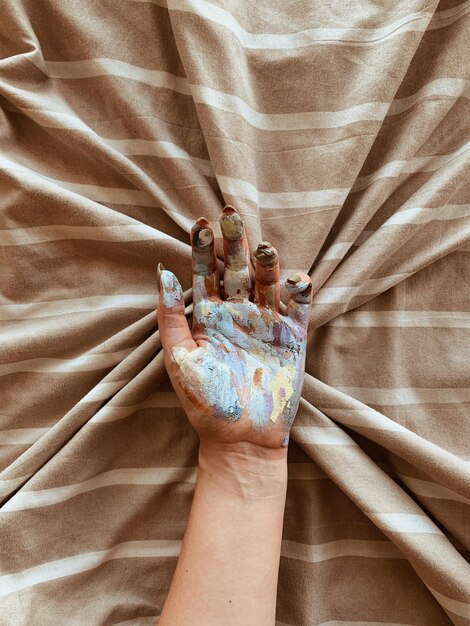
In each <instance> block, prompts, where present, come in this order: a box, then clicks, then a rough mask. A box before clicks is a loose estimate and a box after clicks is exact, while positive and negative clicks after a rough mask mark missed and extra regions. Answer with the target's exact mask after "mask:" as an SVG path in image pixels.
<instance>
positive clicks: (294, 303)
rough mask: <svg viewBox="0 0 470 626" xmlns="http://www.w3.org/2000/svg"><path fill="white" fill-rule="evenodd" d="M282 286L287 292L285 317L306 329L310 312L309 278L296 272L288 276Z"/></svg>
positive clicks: (310, 289)
mask: <svg viewBox="0 0 470 626" xmlns="http://www.w3.org/2000/svg"><path fill="white" fill-rule="evenodd" d="M284 284H285V286H286V289H287V290H288V292H289V301H288V303H287V309H286V313H287V315H288V316H289V317H291V318H292V319H293V320H295V321H296V322H298V323H299V324H301V325H302V326H303V327H304V328H305V329H307V328H308V324H309V321H310V314H311V310H312V281H311V278H310V276H309V275H308V274H304V273H302V272H298V273H296V274H292V275H291V276H289V277H288V278H287V280H286V281H285V283H284Z"/></svg>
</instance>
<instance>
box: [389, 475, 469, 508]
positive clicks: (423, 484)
mask: <svg viewBox="0 0 470 626" xmlns="http://www.w3.org/2000/svg"><path fill="white" fill-rule="evenodd" d="M396 474H397V475H398V476H399V477H400V478H401V480H402V481H403V482H404V483H405V485H406V486H407V487H409V488H410V489H411V491H412V492H413V493H415V494H416V495H418V496H424V497H425V498H436V499H438V500H453V501H455V502H462V503H463V504H470V500H469V499H468V498H465V497H464V496H461V495H460V494H458V493H456V492H455V491H452V490H451V489H447V487H443V486H442V485H437V484H436V483H432V482H429V481H428V480H419V479H417V478H411V476H404V475H403V474H400V473H399V472H396Z"/></svg>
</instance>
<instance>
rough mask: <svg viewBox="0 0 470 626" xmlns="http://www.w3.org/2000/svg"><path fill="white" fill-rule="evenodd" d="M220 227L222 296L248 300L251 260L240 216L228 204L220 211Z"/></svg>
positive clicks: (239, 300)
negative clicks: (222, 265) (222, 244)
mask: <svg viewBox="0 0 470 626" xmlns="http://www.w3.org/2000/svg"><path fill="white" fill-rule="evenodd" d="M220 229H221V231H222V236H223V241H224V261H225V267H224V287H223V293H224V298H225V300H231V301H234V302H243V301H244V300H249V297H250V290H251V267H250V262H251V261H250V250H249V247H248V239H247V236H246V233H245V225H244V222H243V220H242V218H241V217H240V215H239V214H238V213H237V211H236V210H235V208H234V207H233V206H231V205H230V204H227V205H226V206H225V208H224V210H223V212H222V216H221V217H220Z"/></svg>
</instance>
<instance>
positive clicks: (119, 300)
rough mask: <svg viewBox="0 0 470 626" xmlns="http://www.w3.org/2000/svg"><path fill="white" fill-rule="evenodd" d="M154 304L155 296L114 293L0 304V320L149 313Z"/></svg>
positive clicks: (154, 306)
mask: <svg viewBox="0 0 470 626" xmlns="http://www.w3.org/2000/svg"><path fill="white" fill-rule="evenodd" d="M156 304H157V295H156V294H152V293H148V294H147V293H146V294H141V293H133V294H123V293H116V294H112V295H109V296H89V297H87V298H70V299H67V300H42V301H40V302H26V303H24V304H0V320H9V319H15V320H17V319H31V318H39V317H55V316H57V315H69V314H71V313H84V312H94V311H101V310H107V309H148V310H149V311H150V310H153V309H155V308H156Z"/></svg>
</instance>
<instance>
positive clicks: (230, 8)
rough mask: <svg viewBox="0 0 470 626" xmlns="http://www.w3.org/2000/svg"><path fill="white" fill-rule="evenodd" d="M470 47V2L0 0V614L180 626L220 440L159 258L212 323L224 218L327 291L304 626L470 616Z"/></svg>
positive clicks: (302, 472) (312, 353) (288, 573)
mask: <svg viewBox="0 0 470 626" xmlns="http://www.w3.org/2000/svg"><path fill="white" fill-rule="evenodd" d="M469 41H470V0H466V1H464V2H462V1H461V0H441V1H440V2H438V1H437V0H427V1H426V2H425V1H424V0H406V1H403V2H386V1H385V0H380V1H377V2H370V1H369V0H357V1H355V2H349V1H346V0H343V1H342V2H334V1H333V0H327V1H324V0H314V1H313V2H301V1H300V0H296V1H292V2H285V3H282V2H276V1H275V0H268V1H267V2H248V1H235V0H210V1H206V0H167V1H165V0H67V2H61V1H60V0H24V1H23V2H19V1H17V0H3V2H2V6H1V8H0V107H1V108H0V140H1V151H0V190H1V194H0V208H1V213H0V215H1V223H0V245H1V247H2V257H1V258H2V262H1V270H0V277H1V278H0V293H1V299H0V339H1V340H0V427H1V432H0V463H1V467H0V469H1V475H0V494H1V502H2V508H1V513H0V524H1V531H0V623H1V625H2V626H55V625H61V626H62V625H65V626H150V625H153V624H155V623H156V622H157V619H158V615H159V614H160V611H161V608H162V605H163V602H164V600H165V597H166V594H167V591H168V587H169V585H170V582H171V578H172V574H173V572H174V568H175V566H176V560H177V557H178V553H179V550H180V545H181V540H182V538H183V533H184V530H185V527H186V523H187V518H188V513H189V509H190V506H191V500H192V495H193V490H194V483H195V478H196V464H197V450H198V438H197V435H196V433H195V432H194V431H193V430H192V428H191V427H190V425H189V423H188V421H187V419H186V417H185V415H184V413H183V411H182V409H181V406H180V405H179V403H178V400H177V397H176V395H175V394H174V392H173V390H172V387H171V385H170V383H169V380H168V377H167V375H166V371H165V368H164V363H163V356H162V350H161V343H160V338H159V332H158V329H157V326H156V320H155V311H154V309H155V305H156V281H155V278H156V274H155V268H156V265H157V263H158V262H159V261H161V262H162V263H163V264H164V266H165V267H166V268H167V269H170V270H172V271H174V272H175V273H176V274H177V276H178V278H179V279H180V282H181V284H182V285H183V289H185V290H186V291H185V301H186V304H187V308H186V312H187V315H188V319H190V318H191V313H192V305H191V293H192V291H191V247H190V245H189V231H190V229H191V226H192V224H193V223H194V221H195V220H196V219H197V218H198V217H199V216H201V215H204V216H205V217H207V219H208V220H209V221H210V223H211V226H212V227H213V228H214V229H215V233H216V236H217V241H216V247H217V253H218V255H219V257H220V263H221V268H222V267H223V266H222V258H223V250H222V241H221V232H220V228H219V224H218V219H219V216H220V213H221V210H222V207H223V206H224V204H225V203H231V204H233V205H234V206H236V207H237V209H238V210H239V211H240V213H241V215H242V216H243V219H244V221H245V223H246V227H247V232H248V239H249V241H250V246H251V248H252V249H254V248H255V247H256V245H257V244H258V243H259V241H261V240H263V239H264V240H269V241H271V242H272V243H273V245H274V246H275V247H276V248H277V249H278V250H279V253H280V259H281V266H282V275H281V280H282V282H283V281H284V280H285V278H286V277H287V276H288V275H289V274H291V273H293V272H295V271H307V272H309V274H310V275H311V277H312V281H313V286H314V293H315V295H314V306H313V312H312V321H311V327H310V333H309V335H310V337H309V351H308V355H307V365H306V376H305V383H304V387H303V392H302V400H301V404H300V408H299V413H298V416H297V419H296V421H295V423H294V427H293V430H292V439H291V443H290V446H289V447H290V449H289V486H288V494H287V503H286V511H285V524H284V535H283V544H282V556H281V562H280V577H279V590H278V606H277V619H278V622H277V624H278V626H320V625H321V626H405V625H407V626H410V625H413V626H414V625H416V626H418V625H419V626H448V625H452V624H455V626H464V625H468V624H470V564H469V557H470V552H469V549H470V515H469V509H470V507H469V505H470V463H469V461H470V420H469V408H470V385H469V372H470V368H469V355H470V351H469V347H470V346H469V331H470V288H469V278H468V276H469V273H468V272H469V263H470V204H469V198H470V194H469V156H470V150H469V148H470V132H469V131H470V101H469V97H470V64H469V62H468V59H469V57H470V47H469ZM281 297H282V299H283V300H284V301H285V300H286V298H287V293H286V291H285V289H284V287H282V290H281ZM221 626H223V625H221Z"/></svg>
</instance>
